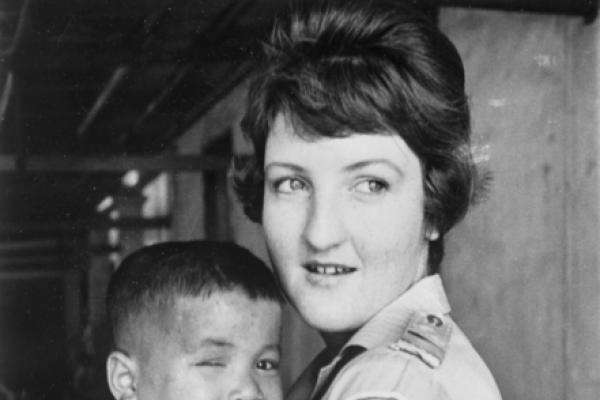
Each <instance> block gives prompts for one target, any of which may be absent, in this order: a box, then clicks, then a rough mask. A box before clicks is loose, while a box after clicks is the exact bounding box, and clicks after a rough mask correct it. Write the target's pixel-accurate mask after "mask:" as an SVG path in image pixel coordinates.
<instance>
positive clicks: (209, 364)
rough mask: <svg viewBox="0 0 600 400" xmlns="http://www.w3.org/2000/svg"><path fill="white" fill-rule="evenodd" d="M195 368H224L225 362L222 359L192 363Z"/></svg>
mask: <svg viewBox="0 0 600 400" xmlns="http://www.w3.org/2000/svg"><path fill="white" fill-rule="evenodd" d="M194 365H195V366H196V367H225V366H226V365H227V362H226V361H225V360H223V359H220V358H217V359H209V360H201V361H198V362H196V363H194Z"/></svg>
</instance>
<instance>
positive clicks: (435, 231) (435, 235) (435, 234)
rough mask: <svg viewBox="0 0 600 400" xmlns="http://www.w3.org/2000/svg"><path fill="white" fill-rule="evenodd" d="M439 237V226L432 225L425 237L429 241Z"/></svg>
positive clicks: (426, 231)
mask: <svg viewBox="0 0 600 400" xmlns="http://www.w3.org/2000/svg"><path fill="white" fill-rule="evenodd" d="M439 238H440V231H439V230H438V229H437V228H435V227H432V226H430V227H428V228H427V229H426V230H425V239H427V240H428V241H430V242H435V241H436V240H438V239H439Z"/></svg>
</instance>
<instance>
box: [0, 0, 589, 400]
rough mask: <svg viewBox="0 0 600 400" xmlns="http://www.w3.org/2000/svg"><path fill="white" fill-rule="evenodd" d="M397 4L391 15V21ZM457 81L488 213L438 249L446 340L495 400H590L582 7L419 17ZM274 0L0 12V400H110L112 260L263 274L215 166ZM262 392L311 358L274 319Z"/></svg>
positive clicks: (488, 6) (1, 8)
mask: <svg viewBox="0 0 600 400" xmlns="http://www.w3.org/2000/svg"><path fill="white" fill-rule="evenodd" d="M398 1H401V0H398ZM418 3H419V4H420V5H421V6H422V7H425V8H427V9H428V11H429V12H430V13H431V15H432V17H433V18H435V19H436V20H437V23H438V24H439V25H440V27H441V28H442V30H443V31H444V32H446V33H447V34H448V36H449V37H450V38H451V39H452V40H453V42H454V43H455V44H456V46H457V48H458V49H459V52H460V53H461V55H462V57H463V60H464V63H465V68H466V74H467V90H468V94H469V96H470V100H471V107H472V114H473V141H474V147H473V150H474V154H475V157H476V159H477V161H478V162H480V163H481V164H482V166H484V167H486V168H488V169H490V170H491V171H492V173H493V175H494V179H493V182H492V184H491V188H490V189H491V190H490V194H489V196H488V199H487V200H486V201H485V202H484V203H482V204H481V205H479V206H477V207H476V208H474V209H473V210H472V212H471V213H470V214H469V215H468V217H467V218H466V220H465V221H464V222H463V223H461V224H460V225H459V226H458V227H457V228H455V229H454V230H453V231H452V232H451V234H450V236H449V238H448V240H447V242H448V244H447V247H448V249H447V256H446V259H445V261H444V263H443V267H442V268H443V278H444V282H445V284H446V286H447V289H448V291H449V296H450V300H451V304H452V306H453V313H454V316H455V319H456V320H457V321H458V323H459V324H460V325H461V326H462V327H463V329H464V330H465V331H466V333H467V336H469V337H470V338H471V339H472V341H473V343H474V345H475V347H476V348H477V349H478V350H479V352H480V353H481V354H482V356H483V358H484V359H485V360H486V362H487V363H488V365H489V366H490V368H491V370H492V372H493V373H494V375H495V377H496V379H497V381H498V384H499V386H500V389H501V391H502V394H503V396H504V398H505V399H509V400H510V399H528V400H537V399H540V400H541V399H544V400H547V399H550V400H554V399H556V400H559V399H561V400H562V399H565V400H575V399H578V400H579V399H581V400H584V399H590V400H592V399H597V398H598V397H597V396H598V393H600V357H598V354H599V353H600V267H599V266H600V246H598V243H599V239H600V176H599V172H598V162H599V161H600V146H599V142H600V124H599V119H598V113H599V109H600V108H599V106H600V101H599V91H598V82H599V79H600V55H599V50H600V23H599V22H598V21H597V19H596V13H597V2H596V0H571V1H569V0H562V1H558V0H557V1H551V0H547V1H544V0H539V1H533V0H531V1H525V0H522V1H516V0H504V1H502V0H471V1H466V0H464V1H460V0H456V1H451V0H439V1H435V0H432V1H419V2H418ZM285 6H286V2H285V1H281V0H279V1H277V0H229V1H223V0H219V1H217V0H187V1H182V0H180V1H173V0H172V1H167V0H130V1H128V2H121V1H116V0H87V1H84V0H62V1H48V0H3V1H2V2H1V3H0V399H15V400H16V399H60V400H69V399H98V400H100V399H110V395H109V393H108V390H107V388H106V384H105V377H104V357H105V355H106V351H107V345H108V332H107V331H106V322H105V317H106V316H105V309H104V293H105V290H106V284H107V282H108V279H109V277H110V274H111V273H112V271H114V269H115V268H116V265H117V264H118V262H119V260H121V259H122V258H123V256H125V255H126V254H128V253H130V252H131V251H133V250H135V249H137V248H139V247H140V246H142V245H145V244H151V243H155V242H158V241H163V240H179V239H194V238H212V239H220V240H235V241H236V242H238V243H240V244H242V245H244V246H247V247H249V248H250V249H252V251H254V252H255V253H256V254H258V255H259V256H261V257H263V258H264V259H266V251H265V247H264V242H263V239H262V233H261V230H260V226H258V225H256V224H253V223H251V222H249V221H248V220H247V219H246V217H245V216H244V215H243V212H242V211H241V209H240V206H239V204H238V203H237V202H236V200H235V197H234V196H233V193H232V191H231V187H230V183H229V181H228V177H227V168H228V166H229V163H230V159H231V155H232V154H236V155H244V154H248V153H249V152H250V151H251V149H250V147H249V145H248V143H247V142H246V141H245V140H244V138H243V136H242V134H241V132H240V128H239V120H240V118H241V116H242V112H243V109H244V98H245V93H246V87H247V79H248V77H249V76H250V74H251V73H252V72H253V70H254V68H255V63H254V62H253V60H254V59H255V57H254V56H255V55H256V54H257V51H258V48H259V47H258V46H259V41H260V39H261V38H262V37H264V35H265V34H266V32H267V31H268V28H269V25H270V23H271V21H272V18H273V16H274V15H275V14H276V13H277V12H278V11H280V10H281V9H283V8H284V7H285ZM284 325H285V327H284V360H283V371H282V372H283V378H284V384H285V385H286V387H287V386H289V384H290V382H292V381H293V379H294V378H295V377H296V376H297V375H298V373H299V372H300V371H301V370H302V368H303V367H304V366H305V365H306V364H307V363H308V361H309V360H310V359H311V358H312V356H313V355H314V354H316V352H318V351H319V349H320V348H321V342H320V339H319V338H318V336H317V335H316V334H315V333H314V332H312V331H311V330H310V329H308V328H307V327H306V326H305V325H304V324H303V323H302V322H301V321H300V320H299V318H298V317H297V315H296V314H295V313H294V311H293V310H291V309H287V310H286V314H285V324H284Z"/></svg>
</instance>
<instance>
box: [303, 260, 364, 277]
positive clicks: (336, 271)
mask: <svg viewBox="0 0 600 400" xmlns="http://www.w3.org/2000/svg"><path fill="white" fill-rule="evenodd" d="M303 267H304V269H306V270H307V271H308V272H310V273H311V274H318V275H331V276H335V275H344V274H350V273H352V272H355V271H356V268H354V267H349V266H347V265H343V264H334V263H318V262H307V263H304V264H303Z"/></svg>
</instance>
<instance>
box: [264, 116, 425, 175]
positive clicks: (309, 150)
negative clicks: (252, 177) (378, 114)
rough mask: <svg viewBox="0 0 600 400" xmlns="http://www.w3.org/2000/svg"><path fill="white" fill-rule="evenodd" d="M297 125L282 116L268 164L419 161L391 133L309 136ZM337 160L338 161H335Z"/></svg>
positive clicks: (269, 142)
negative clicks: (318, 160)
mask: <svg viewBox="0 0 600 400" xmlns="http://www.w3.org/2000/svg"><path fill="white" fill-rule="evenodd" d="M299 129H302V128H301V127H299V126H298V125H297V124H293V123H291V122H290V119H289V118H286V117H285V116H284V115H283V114H279V115H278V116H277V117H276V118H275V120H274V123H273V126H272V129H271V131H270V132H269V135H268V138H267V143H266V149H265V165H268V164H269V163H272V162H285V161H289V160H297V161H304V162H309V161H310V160H311V159H321V158H323V159H326V160H329V161H338V162H342V163H344V162H357V161H359V160H361V159H390V160H393V161H395V162H397V163H399V164H402V165H403V164H406V163H409V164H410V163H412V162H416V163H418V159H417V157H416V155H415V154H414V153H413V151H412V150H411V149H410V148H409V147H408V145H407V144H406V142H405V141H404V140H403V139H402V137H401V136H400V135H398V134H397V133H394V132H391V131H382V132H374V133H357V132H346V134H345V135H343V136H335V137H328V136H318V135H314V134H306V133H305V132H303V131H299ZM331 158H333V159H334V160H331Z"/></svg>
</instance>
